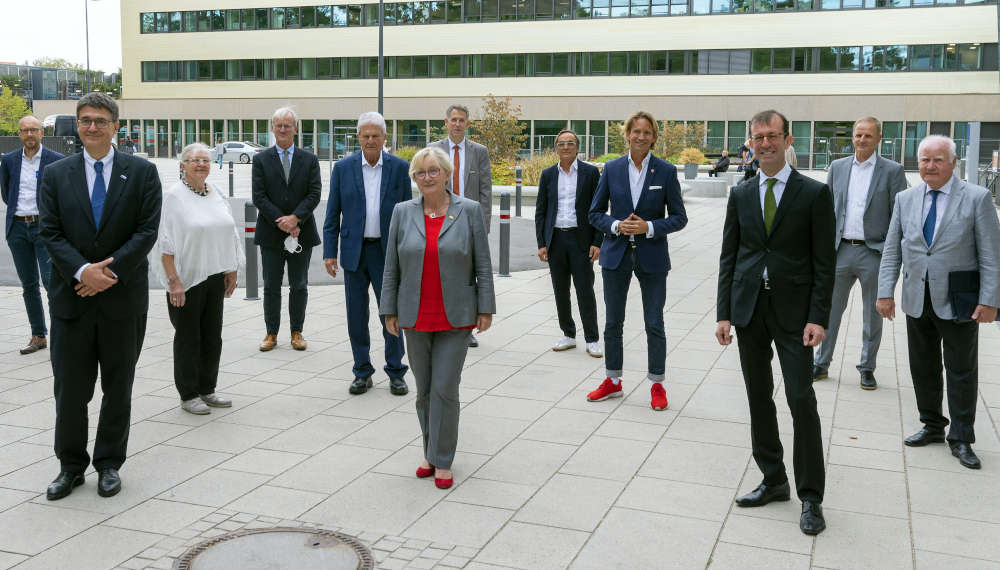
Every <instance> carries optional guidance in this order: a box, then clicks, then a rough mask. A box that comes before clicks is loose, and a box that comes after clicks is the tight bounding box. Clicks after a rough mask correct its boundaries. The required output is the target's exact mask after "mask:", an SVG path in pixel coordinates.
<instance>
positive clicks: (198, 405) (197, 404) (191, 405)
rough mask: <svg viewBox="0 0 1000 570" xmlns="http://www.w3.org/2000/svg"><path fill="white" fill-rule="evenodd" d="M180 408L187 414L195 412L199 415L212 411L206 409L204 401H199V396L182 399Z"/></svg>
mask: <svg viewBox="0 0 1000 570" xmlns="http://www.w3.org/2000/svg"><path fill="white" fill-rule="evenodd" d="M181 409H182V410H184V411H185V412H188V413H189V414H195V415H199V416H204V415H205V414H210V413H212V410H209V409H208V406H206V405H205V402H202V401H201V398H191V399H190V400H183V401H182V402H181Z"/></svg>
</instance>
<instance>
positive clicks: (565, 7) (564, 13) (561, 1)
mask: <svg viewBox="0 0 1000 570" xmlns="http://www.w3.org/2000/svg"><path fill="white" fill-rule="evenodd" d="M552 17H553V18H555V19H557V20H567V19H569V18H572V17H573V0H555V7H554V8H553V9H552Z"/></svg>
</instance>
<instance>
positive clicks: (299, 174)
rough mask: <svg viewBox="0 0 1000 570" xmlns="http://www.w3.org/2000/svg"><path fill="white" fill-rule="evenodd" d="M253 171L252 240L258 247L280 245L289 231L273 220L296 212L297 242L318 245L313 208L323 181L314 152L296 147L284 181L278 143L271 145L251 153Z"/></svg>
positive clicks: (302, 244) (303, 245)
mask: <svg viewBox="0 0 1000 570" xmlns="http://www.w3.org/2000/svg"><path fill="white" fill-rule="evenodd" d="M252 171H253V182H252V186H251V187H252V189H253V205H254V206H256V207H257V229H256V231H254V234H253V243H254V244H255V245H259V246H261V247H271V248H281V247H283V246H284V242H285V238H287V237H288V233H287V232H284V231H282V230H280V229H279V228H278V224H277V223H276V222H275V220H277V219H278V218H280V217H282V216H287V215H290V214H295V215H296V216H298V218H299V228H300V233H299V245H301V246H302V247H303V248H306V247H313V246H315V245H319V232H317V231H316V218H315V217H314V216H313V210H314V209H316V206H317V205H318V204H319V199H320V195H321V191H322V187H323V184H322V182H320V175H319V160H318V159H317V158H316V155H315V154H313V153H311V152H309V151H307V150H304V149H302V148H300V147H295V152H293V153H292V164H291V167H290V168H289V171H288V172H289V174H288V181H287V182H286V181H285V171H284V169H283V168H282V167H281V158H280V157H279V156H278V150H277V146H272V147H271V148H269V149H267V150H265V151H263V152H258V153H257V154H256V155H254V157H253V169H252Z"/></svg>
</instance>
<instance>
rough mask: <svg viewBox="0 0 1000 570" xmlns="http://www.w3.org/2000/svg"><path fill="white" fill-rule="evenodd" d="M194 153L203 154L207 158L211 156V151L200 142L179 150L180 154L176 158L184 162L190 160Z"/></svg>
mask: <svg viewBox="0 0 1000 570" xmlns="http://www.w3.org/2000/svg"><path fill="white" fill-rule="evenodd" d="M196 152H204V153H205V154H207V155H208V156H209V158H211V156H212V150H211V149H210V148H208V145H206V144H204V143H200V142H193V143H191V144H189V145H187V146H186V147H184V148H183V149H181V154H180V155H179V156H178V157H177V159H178V160H180V161H181V162H184V161H186V160H187V159H188V158H191V155H192V154H194V153H196Z"/></svg>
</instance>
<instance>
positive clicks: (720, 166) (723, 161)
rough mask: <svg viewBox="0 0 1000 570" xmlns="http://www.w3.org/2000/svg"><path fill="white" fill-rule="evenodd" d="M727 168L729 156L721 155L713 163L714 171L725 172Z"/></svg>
mask: <svg viewBox="0 0 1000 570" xmlns="http://www.w3.org/2000/svg"><path fill="white" fill-rule="evenodd" d="M727 170H729V157H728V156H723V157H721V158H719V161H718V162H716V163H715V171H716V172H725V171H727Z"/></svg>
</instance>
